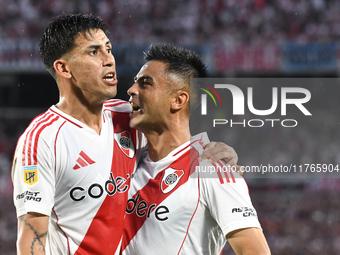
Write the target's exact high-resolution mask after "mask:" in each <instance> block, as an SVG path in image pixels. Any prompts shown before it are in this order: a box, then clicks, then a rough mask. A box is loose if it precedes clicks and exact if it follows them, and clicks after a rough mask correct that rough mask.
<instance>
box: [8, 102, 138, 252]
mask: <svg viewBox="0 0 340 255" xmlns="http://www.w3.org/2000/svg"><path fill="white" fill-rule="evenodd" d="M130 112H131V106H130V104H129V103H128V102H126V101H122V100H110V101H107V102H105V103H104V107H103V114H102V128H101V132H100V135H98V134H97V133H96V132H95V131H94V130H93V129H91V128H89V127H88V126H86V125H84V124H83V123H82V122H80V121H78V120H77V119H75V118H73V117H71V116H69V115H67V114H65V113H64V112H62V111H60V110H59V109H57V108H56V107H55V106H52V107H51V108H50V109H49V110H48V111H47V112H45V113H44V114H41V115H39V116H38V117H36V118H35V119H34V120H33V121H32V122H31V124H30V125H29V126H28V128H27V129H26V131H25V132H24V133H23V135H22V136H21V137H20V138H19V141H18V144H17V147H16V151H15V156H14V159H13V166H12V180H13V185H14V203H15V206H16V210H17V216H18V217H20V216H21V215H24V214H26V213H28V212H37V213H41V214H45V215H48V216H50V223H49V229H48V236H47V245H46V254H75V255H78V254H79V255H80V254H82V255H83V254H91V255H92V254H117V253H118V252H119V250H120V245H121V236H122V231H123V219H124V215H125V208H126V201H127V195H128V189H129V186H130V179H131V174H132V173H133V171H134V170H135V166H136V164H135V162H136V157H138V155H137V153H139V152H140V148H141V147H142V146H143V145H144V143H145V138H143V137H142V135H141V133H139V132H137V131H136V130H134V129H131V128H130V127H129V113H130Z"/></svg>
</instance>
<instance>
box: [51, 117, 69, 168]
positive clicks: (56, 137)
mask: <svg viewBox="0 0 340 255" xmlns="http://www.w3.org/2000/svg"><path fill="white" fill-rule="evenodd" d="M65 123H66V121H64V123H63V124H61V125H60V127H59V128H58V132H57V134H56V136H55V140H54V173H56V172H57V140H58V137H59V132H60V130H61V128H62V127H63V126H64V124H65Z"/></svg>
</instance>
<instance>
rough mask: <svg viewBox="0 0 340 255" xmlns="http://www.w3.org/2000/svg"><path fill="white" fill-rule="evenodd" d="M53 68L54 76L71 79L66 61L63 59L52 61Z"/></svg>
mask: <svg viewBox="0 0 340 255" xmlns="http://www.w3.org/2000/svg"><path fill="white" fill-rule="evenodd" d="M53 67H54V70H55V72H56V74H58V75H60V76H62V77H64V78H67V79H70V78H71V77H72V75H71V72H70V70H69V67H68V64H67V61H66V60H65V59H61V58H60V59H57V60H56V61H54V63H53Z"/></svg>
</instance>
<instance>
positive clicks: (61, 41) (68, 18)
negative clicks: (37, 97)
mask: <svg viewBox="0 0 340 255" xmlns="http://www.w3.org/2000/svg"><path fill="white" fill-rule="evenodd" d="M93 29H94V30H98V29H101V30H103V32H104V33H105V34H106V35H108V33H109V31H108V28H107V25H106V24H105V23H104V22H103V20H102V19H101V18H99V17H94V16H92V15H91V14H62V15H59V16H58V17H56V18H55V19H54V20H53V21H52V22H51V23H50V24H49V26H48V27H47V28H46V29H45V32H44V35H43V36H42V38H41V39H40V43H39V52H40V56H41V58H42V60H43V63H44V65H45V67H46V69H47V70H48V71H49V72H50V73H51V75H52V76H53V77H54V78H56V73H55V70H54V68H53V63H54V61H56V60H57V59H59V58H61V57H62V56H63V55H65V54H66V53H68V52H70V51H71V50H73V49H74V48H75V47H76V44H75V38H76V36H77V35H79V34H81V33H83V34H85V33H86V32H88V33H89V34H91V30H93Z"/></svg>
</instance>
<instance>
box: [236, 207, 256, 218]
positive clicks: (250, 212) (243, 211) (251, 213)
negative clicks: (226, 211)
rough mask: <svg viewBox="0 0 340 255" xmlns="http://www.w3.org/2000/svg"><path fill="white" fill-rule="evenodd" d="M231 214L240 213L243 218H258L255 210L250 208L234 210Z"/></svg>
mask: <svg viewBox="0 0 340 255" xmlns="http://www.w3.org/2000/svg"><path fill="white" fill-rule="evenodd" d="M231 213H240V214H242V216H243V217H257V214H256V211H255V209H254V208H250V207H239V208H233V209H232V210H231Z"/></svg>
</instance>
